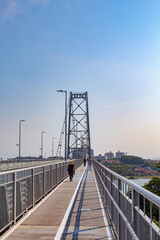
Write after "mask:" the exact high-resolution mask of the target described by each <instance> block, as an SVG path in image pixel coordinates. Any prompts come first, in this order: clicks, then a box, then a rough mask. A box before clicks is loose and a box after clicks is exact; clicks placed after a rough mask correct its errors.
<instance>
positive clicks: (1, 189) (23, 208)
mask: <svg viewBox="0 0 160 240" xmlns="http://www.w3.org/2000/svg"><path fill="white" fill-rule="evenodd" d="M73 163H74V165H75V167H76V169H77V168H78V167H79V166H80V165H81V164H82V163H83V160H73ZM67 167H68V162H60V163H55V164H45V165H41V166H37V167H30V168H24V169H18V170H11V171H6V172H0V235H2V233H3V232H4V231H5V230H6V229H8V228H9V227H10V226H12V225H14V224H15V223H16V222H17V220H18V219H20V218H21V217H22V216H23V215H24V214H25V213H26V212H27V211H28V210H29V209H30V208H32V207H34V205H35V204H36V203H37V202H39V201H40V200H41V199H42V198H44V197H45V195H47V193H49V192H50V191H51V190H52V189H53V188H55V187H56V186H57V184H59V183H60V182H61V181H63V180H64V179H65V178H66V177H67V176H68V172H67Z"/></svg>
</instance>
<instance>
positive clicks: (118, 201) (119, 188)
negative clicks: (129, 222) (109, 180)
mask: <svg viewBox="0 0 160 240" xmlns="http://www.w3.org/2000/svg"><path fill="white" fill-rule="evenodd" d="M120 191H121V180H120V179H118V194H117V204H118V207H119V208H120V204H121V203H120V199H121V198H120V196H121V193H120ZM117 223H118V224H117V226H118V231H117V232H118V237H120V215H119V214H118V219H117Z"/></svg>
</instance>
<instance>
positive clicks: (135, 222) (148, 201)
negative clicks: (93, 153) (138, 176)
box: [93, 160, 160, 240]
mask: <svg viewBox="0 0 160 240" xmlns="http://www.w3.org/2000/svg"><path fill="white" fill-rule="evenodd" d="M93 166H94V170H95V175H96V179H97V182H98V186H99V189H100V192H101V194H102V197H103V200H104V205H105V207H106V210H107V213H108V216H109V218H110V221H111V223H112V226H113V228H114V231H115V234H116V236H117V238H118V239H120V240H130V239H140V240H160V197H158V196H157V195H155V194H153V193H151V192H149V191H147V190H145V189H144V188H142V187H140V186H138V185H137V184H135V183H133V182H131V181H129V180H127V179H126V178H124V177H122V176H120V175H119V174H117V173H115V172H113V171H111V170H110V169H108V168H107V167H105V166H104V165H102V164H100V163H99V162H97V161H95V160H94V161H93ZM153 205H155V206H156V207H157V209H158V210H157V211H159V212H158V214H159V227H158V226H157V225H156V224H155V223H154V221H153V213H152V209H153ZM147 207H149V214H148V213H147V212H146V208H147Z"/></svg>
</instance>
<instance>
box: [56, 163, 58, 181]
mask: <svg viewBox="0 0 160 240" xmlns="http://www.w3.org/2000/svg"><path fill="white" fill-rule="evenodd" d="M57 184H58V164H56V185H57Z"/></svg>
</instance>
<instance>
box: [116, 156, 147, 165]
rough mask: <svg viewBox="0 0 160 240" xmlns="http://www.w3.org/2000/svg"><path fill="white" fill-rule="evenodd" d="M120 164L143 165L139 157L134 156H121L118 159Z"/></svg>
mask: <svg viewBox="0 0 160 240" xmlns="http://www.w3.org/2000/svg"><path fill="white" fill-rule="evenodd" d="M119 160H120V161H121V163H122V164H129V165H137V164H144V160H143V159H142V158H141V157H136V156H123V157H121V158H120V159H119Z"/></svg>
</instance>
